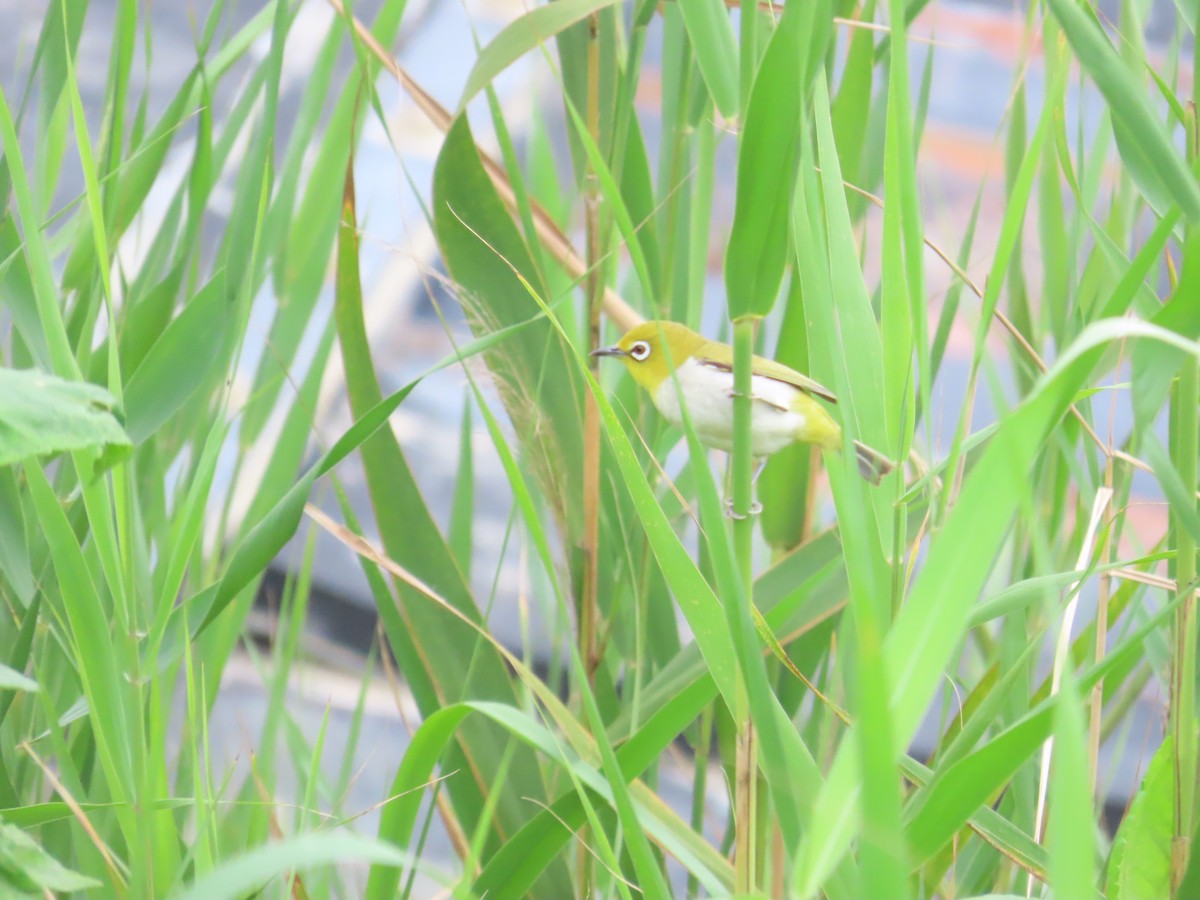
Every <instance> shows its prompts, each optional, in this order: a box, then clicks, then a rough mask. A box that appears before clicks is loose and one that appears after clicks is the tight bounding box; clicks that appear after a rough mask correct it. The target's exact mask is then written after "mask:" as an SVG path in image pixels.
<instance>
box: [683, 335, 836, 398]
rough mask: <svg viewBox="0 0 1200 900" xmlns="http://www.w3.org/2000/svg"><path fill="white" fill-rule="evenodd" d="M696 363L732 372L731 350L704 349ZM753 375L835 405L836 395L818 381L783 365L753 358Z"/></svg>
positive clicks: (762, 358)
mask: <svg viewBox="0 0 1200 900" xmlns="http://www.w3.org/2000/svg"><path fill="white" fill-rule="evenodd" d="M696 361H697V362H699V363H700V364H701V365H705V366H711V367H712V368H714V369H720V370H722V371H724V372H732V371H733V348H732V347H728V346H725V345H723V344H718V345H716V346H715V347H713V346H711V345H710V346H709V347H705V348H704V351H703V353H701V354H697V357H696ZM754 374H755V375H761V376H763V377H764V378H770V379H773V380H774V381H782V382H783V383H784V384H790V385H791V386H792V387H795V388H799V389H800V390H802V391H804V392H805V393H806V394H812V395H813V396H815V397H820V398H821V399H822V400H828V401H829V402H830V403H837V402H838V401H837V395H836V394H835V393H834V392H833V391H831V390H830V389H829V388H827V387H825V385H823V384H821V383H820V382H819V381H814V380H813V379H811V378H809V377H808V376H807V375H802V374H801V373H799V372H797V371H796V370H795V369H792V368H789V367H788V366H785V365H784V364H783V363H780V362H775V360H773V359H765V358H764V357H761V356H756V357H754Z"/></svg>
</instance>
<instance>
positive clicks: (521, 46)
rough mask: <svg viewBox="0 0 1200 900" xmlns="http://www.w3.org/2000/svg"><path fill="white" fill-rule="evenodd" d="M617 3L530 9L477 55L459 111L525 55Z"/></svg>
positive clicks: (572, 2)
mask: <svg viewBox="0 0 1200 900" xmlns="http://www.w3.org/2000/svg"><path fill="white" fill-rule="evenodd" d="M616 3H617V0H558V2H556V3H547V4H546V5H545V6H539V7H537V8H536V9H532V10H530V11H529V12H527V13H526V14H525V15H523V16H521V17H520V18H518V19H515V20H514V21H512V22H510V23H509V24H508V25H506V26H505V27H504V30H502V31H501V32H500V33H499V34H498V35H496V36H495V37H494V38H493V39H492V41H491V43H489V44H488V45H487V46H486V47H484V48H483V50H481V51H480V52H479V58H478V59H477V60H475V65H474V66H472V67H471V72H470V74H469V75H468V76H467V84H466V86H465V87H464V88H463V92H462V97H460V98H459V101H458V110H459V111H460V112H461V111H462V110H464V109H466V107H467V104H468V103H470V102H471V100H472V99H473V98H474V97H475V95H476V94H478V93H479V92H480V91H482V90H483V89H484V88H485V87H487V86H488V85H489V84H491V82H492V80H493V79H494V78H495V77H496V76H497V75H499V74H500V73H501V72H503V71H504V70H505V69H507V68H508V67H509V66H511V65H512V64H513V63H514V62H516V61H517V60H518V59H520V58H521V57H522V56H524V55H525V54H526V53H528V52H529V51H531V50H536V49H537V48H538V47H540V46H542V45H543V44H545V43H546V42H547V41H549V40H550V39H551V38H553V37H554V36H555V35H557V34H558V33H559V32H561V31H565V30H566V29H568V28H570V27H571V26H572V25H574V24H575V23H576V22H578V21H579V20H581V19H583V18H584V17H586V16H589V15H591V14H592V13H594V12H596V11H597V10H601V9H604V8H606V7H609V6H615V5H616Z"/></svg>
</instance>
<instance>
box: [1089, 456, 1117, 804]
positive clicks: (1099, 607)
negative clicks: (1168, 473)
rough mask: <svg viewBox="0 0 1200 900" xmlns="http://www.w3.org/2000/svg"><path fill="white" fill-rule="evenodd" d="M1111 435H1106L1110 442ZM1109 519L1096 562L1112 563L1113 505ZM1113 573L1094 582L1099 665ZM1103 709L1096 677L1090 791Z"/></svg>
mask: <svg viewBox="0 0 1200 900" xmlns="http://www.w3.org/2000/svg"><path fill="white" fill-rule="evenodd" d="M1111 439H1112V435H1111V434H1110V435H1109V440H1110V441H1111ZM1104 487H1105V489H1106V490H1109V491H1112V490H1113V461H1112V456H1111V455H1110V456H1109V457H1108V458H1107V459H1106V460H1105V462H1104ZM1108 516H1109V519H1108V522H1107V523H1105V525H1104V537H1103V538H1102V542H1101V544H1100V558H1099V561H1098V562H1099V565H1101V566H1108V564H1109V563H1111V562H1112V534H1113V529H1114V528H1116V527H1117V521H1116V516H1114V515H1113V514H1112V508H1111V507H1110V508H1109V510H1108ZM1112 578H1113V576H1112V572H1110V571H1108V570H1107V569H1105V571H1103V572H1101V574H1100V578H1099V582H1098V584H1097V597H1096V644H1095V652H1094V656H1093V661H1094V662H1096V663H1097V664H1099V662H1100V660H1102V659H1104V654H1105V652H1106V648H1107V643H1108V600H1109V597H1110V596H1111V594H1112ZM1103 711H1104V679H1103V678H1101V679H1099V680H1098V681H1097V682H1096V684H1095V686H1094V687H1093V688H1092V696H1091V708H1090V710H1089V711H1088V762H1089V765H1090V768H1091V776H1092V790H1093V793H1094V792H1095V788H1096V781H1097V779H1098V777H1099V774H1100V726H1101V724H1102V713H1103Z"/></svg>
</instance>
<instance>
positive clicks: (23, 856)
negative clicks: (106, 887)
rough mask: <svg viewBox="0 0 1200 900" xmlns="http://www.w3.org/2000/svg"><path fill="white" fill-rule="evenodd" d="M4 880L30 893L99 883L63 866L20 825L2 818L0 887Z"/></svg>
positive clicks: (81, 889) (80, 889)
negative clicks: (17, 825)
mask: <svg viewBox="0 0 1200 900" xmlns="http://www.w3.org/2000/svg"><path fill="white" fill-rule="evenodd" d="M4 881H7V882H9V884H11V885H12V886H13V887H14V888H15V889H17V890H19V891H26V892H28V893H40V892H42V891H83V890H87V889H89V888H95V887H100V882H98V881H96V880H95V879H94V878H88V877H87V876H86V875H81V874H79V873H78V872H72V871H71V870H70V869H68V868H66V867H65V866H63V865H62V864H61V863H60V862H58V860H56V859H54V858H53V857H52V856H50V854H48V853H47V852H46V851H45V850H43V849H42V848H41V847H39V846H38V844H37V843H36V842H35V841H34V840H33V838H31V837H30V836H29V835H27V834H26V833H25V832H24V831H22V830H21V829H20V828H17V827H16V826H15V825H9V824H8V823H6V822H0V888H3V887H4V884H3V882H4Z"/></svg>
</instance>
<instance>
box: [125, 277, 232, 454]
mask: <svg viewBox="0 0 1200 900" xmlns="http://www.w3.org/2000/svg"><path fill="white" fill-rule="evenodd" d="M229 301H230V297H229V295H228V294H227V293H226V285H225V279H224V278H223V277H221V276H219V275H218V276H217V277H216V278H214V279H213V280H211V281H210V282H208V284H206V285H205V286H204V287H203V288H201V289H200V291H199V293H197V294H196V296H195V297H193V298H192V299H191V301H190V302H189V303H188V304H187V306H185V307H184V308H183V311H182V312H181V313H180V314H179V315H178V316H177V317H176V318H175V319H174V320H173V321H172V322H171V324H170V325H168V326H167V328H166V330H164V331H163V333H162V335H161V336H160V337H159V339H158V340H157V341H155V343H154V345H153V346H152V347H151V348H150V351H149V353H147V354H146V357H145V359H143V360H142V363H141V365H140V366H138V368H137V370H136V371H135V372H134V373H133V375H132V376H131V377H130V379H129V383H128V385H127V386H126V388H125V414H126V423H127V426H126V427H127V429H128V431H129V437H130V439H131V440H132V441H133V442H134V443H135V444H141V443H142V442H143V441H145V440H146V439H147V438H148V437H150V435H152V434H153V433H154V432H155V431H157V430H158V429H159V428H161V427H162V426H163V425H164V424H166V422H168V421H169V420H170V419H171V417H172V416H174V415H175V414H176V413H177V412H179V410H180V409H181V408H183V406H184V404H185V403H187V401H188V400H189V399H190V398H191V397H192V396H193V395H194V394H195V392H196V391H197V390H199V389H200V388H201V387H202V386H203V385H205V384H206V383H208V382H209V380H210V378H211V376H212V374H213V373H214V371H215V370H216V367H217V364H218V363H219V362H220V361H221V360H222V359H223V358H224V355H225V353H224V351H225V346H226V341H227V339H228V336H229V317H230V313H231V311H232V310H231V306H230V302H229Z"/></svg>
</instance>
